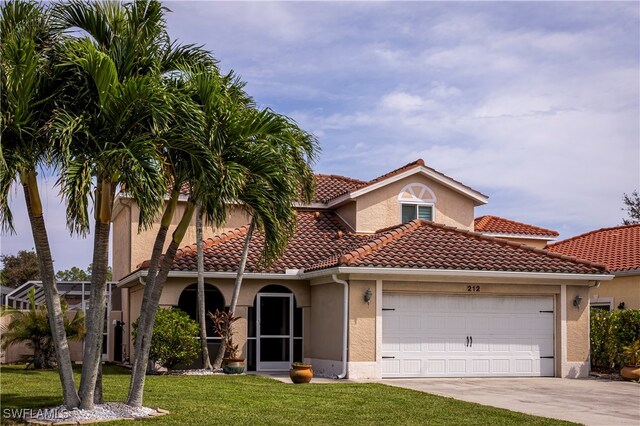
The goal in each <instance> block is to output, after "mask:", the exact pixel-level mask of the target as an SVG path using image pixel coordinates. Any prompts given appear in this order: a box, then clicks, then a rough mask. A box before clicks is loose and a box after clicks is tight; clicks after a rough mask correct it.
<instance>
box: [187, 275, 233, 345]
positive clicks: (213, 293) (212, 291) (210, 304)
mask: <svg viewBox="0 0 640 426" xmlns="http://www.w3.org/2000/svg"><path fill="white" fill-rule="evenodd" d="M224 306H225V305H224V296H223V295H222V293H221V292H220V290H218V289H217V288H216V287H215V286H212V285H211V284H205V285H204V310H205V312H207V313H208V312H211V313H214V312H215V311H216V309H218V310H220V311H222V310H224ZM178 309H180V310H182V311H185V312H186V313H187V314H189V316H190V317H191V318H192V319H193V320H194V321H196V322H198V323H199V320H198V284H191V285H190V286H188V287H187V288H185V289H184V290H182V293H181V294H180V299H178ZM206 323H207V340H209V339H219V338H220V337H219V336H218V334H217V333H216V332H215V329H214V327H213V321H212V320H211V318H209V315H207V316H206ZM214 357H215V354H214Z"/></svg>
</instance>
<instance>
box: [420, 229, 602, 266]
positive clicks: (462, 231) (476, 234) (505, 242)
mask: <svg viewBox="0 0 640 426" xmlns="http://www.w3.org/2000/svg"><path fill="white" fill-rule="evenodd" d="M427 225H431V226H434V227H438V228H443V229H445V230H448V231H453V232H458V233H460V234H468V235H470V236H472V237H475V238H478V239H481V240H488V241H492V242H495V243H498V244H501V245H504V246H511V247H518V248H521V249H524V250H528V251H531V252H534V253H538V254H544V255H547V256H550V257H555V258H558V259H563V260H569V261H572V262H576V263H580V264H583V265H587V266H591V267H595V268H601V269H604V270H605V271H608V269H607V266H606V265H604V264H602V263H595V262H590V261H588V260H583V259H578V258H576V257H572V256H566V255H564V254H559V253H553V252H550V251H548V250H542V249H539V248H535V247H532V246H529V245H527V244H518V243H515V242H513V241H508V240H505V239H504V238H499V237H492V236H489V235H484V234H482V233H480V232H476V231H469V230H466V229H460V228H456V227H454V226H449V225H443V224H441V223H435V222H427Z"/></svg>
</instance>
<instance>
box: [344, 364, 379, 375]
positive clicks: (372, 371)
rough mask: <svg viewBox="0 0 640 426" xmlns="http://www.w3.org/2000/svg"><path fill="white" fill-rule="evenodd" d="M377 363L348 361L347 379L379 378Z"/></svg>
mask: <svg viewBox="0 0 640 426" xmlns="http://www.w3.org/2000/svg"><path fill="white" fill-rule="evenodd" d="M379 365H380V364H378V363H377V362H363V361H360V362H349V363H348V369H349V375H348V376H347V378H348V379H380V378H381V377H382V376H381V375H380V374H379Z"/></svg>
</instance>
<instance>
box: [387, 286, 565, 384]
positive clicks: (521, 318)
mask: <svg viewBox="0 0 640 426" xmlns="http://www.w3.org/2000/svg"><path fill="white" fill-rule="evenodd" d="M383 303H384V308H387V309H388V308H392V309H394V310H383V322H382V323H383V327H382V340H383V342H382V352H383V353H382V356H383V358H384V359H383V368H382V370H383V376H385V377H446V376H449V377H463V376H480V377H482V376H540V375H543V376H552V375H553V374H554V360H553V353H554V336H553V330H554V315H553V312H551V313H548V312H541V311H549V310H552V309H553V298H552V297H515V296H514V297H500V296H466V295H447V296H443V295H406V294H387V293H385V294H384V296H383ZM405 309H406V310H405ZM467 337H472V338H473V340H472V341H471V339H467ZM541 357H543V358H541ZM544 357H548V358H544Z"/></svg>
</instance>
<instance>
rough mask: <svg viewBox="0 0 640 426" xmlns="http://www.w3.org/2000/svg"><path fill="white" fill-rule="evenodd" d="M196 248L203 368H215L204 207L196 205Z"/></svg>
mask: <svg viewBox="0 0 640 426" xmlns="http://www.w3.org/2000/svg"><path fill="white" fill-rule="evenodd" d="M196 250H197V255H198V298H197V299H198V323H200V356H201V358H202V368H204V369H205V370H211V369H213V367H212V365H211V359H209V348H208V342H207V317H206V315H207V313H206V311H205V292H204V251H203V249H202V207H201V206H200V204H197V205H196Z"/></svg>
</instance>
